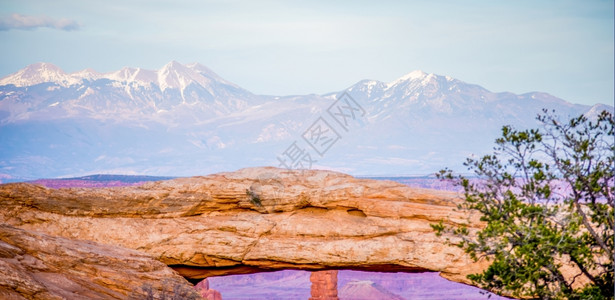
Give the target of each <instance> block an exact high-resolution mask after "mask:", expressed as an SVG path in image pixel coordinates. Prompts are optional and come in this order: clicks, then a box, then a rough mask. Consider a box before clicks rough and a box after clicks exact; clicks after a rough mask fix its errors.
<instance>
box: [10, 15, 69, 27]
mask: <svg viewBox="0 0 615 300" xmlns="http://www.w3.org/2000/svg"><path fill="white" fill-rule="evenodd" d="M39 27H47V28H53V29H59V30H65V31H71V30H77V29H79V23H77V22H76V21H74V20H70V19H59V20H56V19H53V18H51V17H48V16H25V15H21V14H12V15H10V16H3V17H0V30H3V31H6V30H11V29H22V30H31V29H36V28H39Z"/></svg>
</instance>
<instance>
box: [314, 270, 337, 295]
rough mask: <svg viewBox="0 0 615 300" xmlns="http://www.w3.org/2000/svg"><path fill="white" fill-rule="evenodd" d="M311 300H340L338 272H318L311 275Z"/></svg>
mask: <svg viewBox="0 0 615 300" xmlns="http://www.w3.org/2000/svg"><path fill="white" fill-rule="evenodd" d="M310 282H311V283H312V288H311V291H310V294H311V296H312V297H310V300H338V298H337V270H328V271H316V272H312V274H311V275H310Z"/></svg>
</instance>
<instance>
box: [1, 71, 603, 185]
mask: <svg viewBox="0 0 615 300" xmlns="http://www.w3.org/2000/svg"><path fill="white" fill-rule="evenodd" d="M542 108H547V109H555V110H556V111H557V113H558V114H560V115H561V116H562V117H563V118H567V117H569V116H576V115H578V114H582V113H586V114H588V115H595V114H597V113H598V112H599V111H601V110H603V109H609V110H611V111H612V110H613V107H610V106H606V105H596V106H593V107H589V106H585V105H577V104H571V103H569V102H566V101H564V100H561V99H559V98H557V97H554V96H551V95H549V94H546V93H538V92H534V93H527V94H522V95H516V94H512V93H493V92H490V91H488V90H487V89H485V88H482V87H480V86H478V85H474V84H468V83H465V82H463V81H460V80H457V79H454V78H451V77H448V76H440V75H435V74H428V73H425V72H422V71H413V72H411V73H408V74H406V75H404V76H402V77H400V78H398V79H396V80H393V81H391V82H388V83H387V82H380V81H377V80H363V81H360V82H358V83H356V84H354V85H352V86H351V87H348V88H347V89H345V90H341V91H338V92H333V93H329V94H325V95H304V96H279V97H276V96H261V95H254V94H252V93H250V92H249V91H247V90H244V89H242V88H241V87H239V86H237V85H235V84H233V83H231V82H229V81H227V80H225V79H223V78H221V77H220V76H218V75H216V74H215V73H214V72H213V71H211V70H209V69H208V68H206V67H205V66H202V65H199V64H187V65H184V64H180V63H178V62H175V61H172V62H170V63H168V64H167V65H165V66H163V67H162V68H161V69H159V70H145V69H140V68H123V69H121V70H119V71H115V72H109V73H98V72H96V71H94V70H91V69H86V70H83V71H79V72H74V73H65V72H64V71H62V70H61V69H60V68H59V67H56V66H54V65H52V64H48V63H38V64H34V65H30V66H28V67H26V68H24V69H23V70H20V71H18V72H16V73H14V74H11V75H9V76H7V77H5V78H2V79H0V144H2V145H3V146H2V147H1V148H0V180H2V177H3V176H4V177H6V178H40V177H57V176H75V175H86V174H92V173H124V174H147V175H197V174H205V173H211V172H216V171H223V170H234V169H238V168H242V167H248V166H257V165H274V166H284V164H285V163H288V159H293V158H296V157H291V156H289V154H290V153H294V154H297V153H301V154H302V155H303V156H301V158H302V159H303V160H302V161H299V163H301V162H302V163H305V164H308V163H309V164H310V165H311V167H312V168H331V169H337V170H340V171H345V172H350V173H353V174H357V175H394V174H428V173H432V172H434V171H437V170H439V169H440V168H443V167H446V166H448V167H453V168H455V167H459V166H460V165H461V163H462V162H463V161H464V159H465V157H467V156H468V155H471V154H482V153H486V152H488V151H490V150H491V148H492V146H493V140H494V139H495V138H496V137H497V136H498V135H499V131H500V128H501V126H502V125H505V124H511V125H514V126H517V127H535V126H536V123H535V120H534V118H535V116H536V114H537V113H539V112H540V111H541V109H542ZM316 129H318V130H320V133H321V135H320V136H316V135H315V133H316ZM323 132H327V134H328V135H327V134H324V135H322V133H323ZM315 136H316V137H317V138H320V139H318V140H314V137H315ZM293 147H294V148H293ZM293 151H294V152H293ZM306 158H308V159H306ZM294 162H295V163H297V161H294ZM295 165H297V164H295Z"/></svg>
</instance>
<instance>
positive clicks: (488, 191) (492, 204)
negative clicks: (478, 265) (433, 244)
mask: <svg viewBox="0 0 615 300" xmlns="http://www.w3.org/2000/svg"><path fill="white" fill-rule="evenodd" d="M537 120H538V121H539V122H540V123H541V127H540V128H539V129H531V130H516V129H514V128H512V127H511V126H504V127H503V128H502V136H501V137H500V138H498V139H497V140H496V147H495V148H494V153H493V154H491V155H485V156H483V157H481V158H478V159H474V158H468V159H467V161H466V163H465V166H467V167H468V169H469V170H470V171H472V172H473V173H475V174H476V176H477V179H473V180H470V179H468V178H466V177H464V176H458V175H453V173H452V172H451V171H450V170H448V169H445V170H442V171H440V173H439V174H437V175H438V177H439V178H441V179H448V180H453V181H454V182H455V183H456V184H459V185H461V186H462V187H463V188H464V201H463V203H462V204H461V205H460V206H459V208H460V209H462V210H466V211H478V212H480V215H481V220H482V221H484V222H485V223H486V226H485V227H484V228H483V229H481V230H478V231H476V232H471V231H470V230H469V229H468V228H466V227H458V228H450V227H447V226H445V225H443V223H442V222H441V223H440V224H434V225H432V227H433V228H434V230H435V231H436V233H437V234H438V235H442V234H448V235H449V236H450V235H452V236H454V237H456V238H457V240H458V241H459V242H456V244H457V246H459V247H461V248H462V249H464V250H465V252H467V253H468V254H469V255H470V256H471V257H472V258H473V259H475V260H478V259H480V258H486V259H489V260H490V261H491V265H490V266H489V267H488V268H487V269H486V270H485V271H484V272H483V273H480V274H472V275H469V276H468V278H469V279H471V280H472V281H474V282H475V283H476V284H477V285H479V286H481V287H482V288H485V289H488V290H491V291H494V292H497V293H500V294H502V293H505V294H512V295H513V296H515V297H523V298H540V299H612V297H613V293H614V291H613V256H614V255H615V254H614V252H613V234H614V232H613V223H614V215H613V213H614V204H615V203H614V197H613V193H614V168H613V163H614V156H615V154H614V153H615V146H614V129H613V127H614V121H613V115H612V114H611V113H610V112H607V111H603V112H602V113H601V114H599V115H598V117H597V118H596V120H593V121H592V120H589V119H588V118H587V117H586V116H583V115H581V116H579V117H576V118H573V119H571V120H569V121H568V122H561V121H560V120H559V119H558V118H557V117H556V116H555V114H554V112H548V111H546V110H543V114H542V115H539V116H538V117H537ZM564 265H567V266H570V265H572V266H573V267H574V270H575V271H574V272H572V274H571V272H570V271H564V270H562V266H564ZM582 278H586V280H587V281H588V283H587V284H586V285H584V287H581V288H579V287H578V284H575V283H580V282H581V281H582V280H583V279H582Z"/></svg>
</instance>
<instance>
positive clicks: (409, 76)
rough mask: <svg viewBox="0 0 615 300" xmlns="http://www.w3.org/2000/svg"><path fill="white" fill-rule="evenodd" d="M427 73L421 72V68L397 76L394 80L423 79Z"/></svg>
mask: <svg viewBox="0 0 615 300" xmlns="http://www.w3.org/2000/svg"><path fill="white" fill-rule="evenodd" d="M428 75H429V74H427V73H425V72H423V71H422V70H414V71H412V72H410V73H408V74H406V75H404V76H402V77H399V78H398V79H397V80H395V81H406V80H416V79H423V78H425V77H427V76H428Z"/></svg>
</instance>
